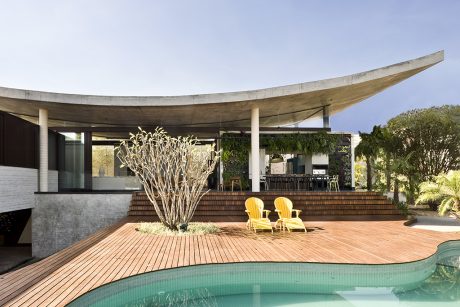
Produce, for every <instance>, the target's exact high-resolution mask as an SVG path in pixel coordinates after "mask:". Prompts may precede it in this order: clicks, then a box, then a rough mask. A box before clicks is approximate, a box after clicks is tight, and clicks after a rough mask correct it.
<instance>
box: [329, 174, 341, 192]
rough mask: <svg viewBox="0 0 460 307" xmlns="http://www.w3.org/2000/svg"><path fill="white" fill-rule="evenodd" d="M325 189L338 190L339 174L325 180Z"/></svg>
mask: <svg viewBox="0 0 460 307" xmlns="http://www.w3.org/2000/svg"><path fill="white" fill-rule="evenodd" d="M327 189H328V190H329V191H333V190H334V191H336V192H340V188H339V175H333V176H332V178H330V179H329V181H328V182H327Z"/></svg>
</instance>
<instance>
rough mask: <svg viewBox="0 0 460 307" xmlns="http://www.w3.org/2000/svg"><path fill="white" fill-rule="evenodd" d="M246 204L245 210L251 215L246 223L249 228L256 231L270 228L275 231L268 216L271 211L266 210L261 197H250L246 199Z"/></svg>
mask: <svg viewBox="0 0 460 307" xmlns="http://www.w3.org/2000/svg"><path fill="white" fill-rule="evenodd" d="M244 206H245V207H246V210H245V212H246V213H247V214H248V217H249V219H248V221H247V223H246V227H247V228H249V229H250V230H254V232H257V230H266V229H269V230H271V232H272V233H273V227H272V223H271V222H270V220H269V218H268V215H269V214H270V212H271V211H270V210H264V202H263V201H262V200H261V199H260V198H257V197H250V198H248V199H246V202H245V203H244ZM264 213H265V217H264Z"/></svg>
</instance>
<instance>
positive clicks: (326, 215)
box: [128, 191, 404, 222]
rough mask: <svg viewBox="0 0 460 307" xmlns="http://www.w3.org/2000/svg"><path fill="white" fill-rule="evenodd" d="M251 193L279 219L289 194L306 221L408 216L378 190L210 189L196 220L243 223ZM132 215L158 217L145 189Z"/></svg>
mask: <svg viewBox="0 0 460 307" xmlns="http://www.w3.org/2000/svg"><path fill="white" fill-rule="evenodd" d="M251 196H256V197H259V198H261V199H262V200H263V201H264V203H265V209H268V210H271V211H272V212H271V214H270V218H271V219H272V220H275V219H276V218H277V215H276V213H275V212H274V210H275V208H274V205H273V201H274V199H275V198H276V197H278V196H286V197H288V198H289V199H291V200H292V202H293V203H294V208H296V209H301V210H302V213H301V218H302V219H303V220H306V221H308V220H400V219H403V218H404V217H403V216H402V215H401V213H400V212H399V210H398V209H397V208H396V207H395V206H394V205H393V204H392V203H391V202H390V201H389V200H388V199H387V198H386V197H384V196H382V195H381V194H379V193H375V192H297V191H283V192H276V191H269V192H260V193H252V192H215V191H212V192H209V193H208V194H206V195H205V196H204V197H203V198H202V199H201V201H200V203H199V204H198V207H197V209H196V211H195V215H194V218H193V220H194V221H210V222H211V221H212V222H243V221H246V220H247V215H246V213H245V212H244V210H245V208H244V201H245V200H246V199H247V198H248V197H251ZM128 215H129V216H136V217H138V218H139V219H141V220H142V219H145V220H156V219H157V216H156V213H155V210H154V208H153V206H152V205H151V204H150V201H149V200H148V198H147V196H146V195H145V193H143V192H134V193H133V198H132V201H131V206H130V209H129V212H128Z"/></svg>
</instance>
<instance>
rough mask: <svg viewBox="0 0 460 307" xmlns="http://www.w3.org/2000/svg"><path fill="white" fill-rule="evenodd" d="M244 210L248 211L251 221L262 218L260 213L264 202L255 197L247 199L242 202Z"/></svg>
mask: <svg viewBox="0 0 460 307" xmlns="http://www.w3.org/2000/svg"><path fill="white" fill-rule="evenodd" d="M244 206H245V207H246V210H248V211H249V217H250V218H251V219H260V218H262V213H263V210H264V202H263V201H262V199H260V198H257V197H249V198H248V199H246V201H245V202H244Z"/></svg>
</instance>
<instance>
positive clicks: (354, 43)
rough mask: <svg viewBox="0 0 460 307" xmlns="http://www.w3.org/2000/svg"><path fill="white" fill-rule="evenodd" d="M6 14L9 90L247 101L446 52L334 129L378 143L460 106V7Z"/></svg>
mask: <svg viewBox="0 0 460 307" xmlns="http://www.w3.org/2000/svg"><path fill="white" fill-rule="evenodd" d="M0 4H1V10H0V47H1V48H0V86H6V87H16V88H27V89H36V90H44V91H55V92H69V93H88V94H107V95H181V94H198V93H208V92H226V91H238V90H248V89H257V88H265V87H271V86H277V85H284V84H291V83H298V82H305V81H313V80H318V79H324V78H331V77H337V76H343V75H348V74H352V73H356V72H360V71H365V70H369V69H373V68H378V67H381V66H385V65H389V64H393V63H396V62H400V61H404V60H408V59H412V58H415V57H419V56H423V55H425V54H428V53H432V52H435V51H438V50H442V49H444V50H445V52H446V54H445V58H446V59H445V61H444V62H443V63H441V64H438V65H436V66H435V67H433V68H431V69H428V70H426V71H425V72H422V73H421V74H419V75H416V76H415V77H412V78H411V79H409V80H407V81H404V82H403V83H400V84H398V85H396V86H394V87H393V88H390V89H388V90H386V91H385V92H383V93H381V94H378V95H377V96H375V97H372V98H370V99H368V100H366V101H364V102H362V103H360V104H357V105H355V106H354V107H352V108H350V109H348V110H346V111H344V112H342V113H340V114H338V115H335V116H333V117H332V119H331V125H332V127H333V129H335V130H346V131H368V130H370V129H371V128H372V126H373V125H374V124H384V123H385V122H386V121H387V120H388V119H390V118H391V117H393V116H395V115H397V114H399V113H401V112H403V111H406V110H409V109H413V108H421V107H428V106H432V105H443V104H460V99H459V98H460V97H459V96H460V35H459V29H460V18H459V17H458V16H460V1H454V0H452V1H448V0H444V1H441V0H438V1H421V0H418V1H407V0H405V1H399V0H398V1H397V0H395V1H339V0H337V1H326V0H323V1H300V0H299V1H286V0H285V1H281V0H279V1H269V0H260V1H251V0H242V1H237V0H229V1H219V0H209V1H208V0H207V1H204V0H203V1H200V0H197V1H191V0H188V1H186V0H183V1H136V0H129V1H128V0H127V1H114V0H110V1H101V0H98V1H45V0H41V1H21V0H14V1H1V2H0ZM315 124H317V123H308V124H307V125H315Z"/></svg>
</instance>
